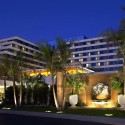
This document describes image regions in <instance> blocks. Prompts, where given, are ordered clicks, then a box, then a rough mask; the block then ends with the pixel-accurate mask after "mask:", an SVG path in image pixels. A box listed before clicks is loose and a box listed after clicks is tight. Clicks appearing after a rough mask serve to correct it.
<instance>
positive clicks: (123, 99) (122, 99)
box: [118, 94, 125, 108]
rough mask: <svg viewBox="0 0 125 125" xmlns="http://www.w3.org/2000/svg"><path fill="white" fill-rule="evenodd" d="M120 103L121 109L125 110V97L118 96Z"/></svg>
mask: <svg viewBox="0 0 125 125" xmlns="http://www.w3.org/2000/svg"><path fill="white" fill-rule="evenodd" d="M118 103H119V104H120V105H121V108H125V95H122V94H120V95H118Z"/></svg>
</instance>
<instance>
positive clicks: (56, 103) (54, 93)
mask: <svg viewBox="0 0 125 125" xmlns="http://www.w3.org/2000/svg"><path fill="white" fill-rule="evenodd" d="M52 88H53V97H54V102H55V106H56V108H57V109H59V105H58V102H57V97H56V92H55V88H54V77H53V75H52Z"/></svg>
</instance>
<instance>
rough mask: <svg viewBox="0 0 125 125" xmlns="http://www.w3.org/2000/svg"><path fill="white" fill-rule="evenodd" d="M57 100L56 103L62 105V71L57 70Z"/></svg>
mask: <svg viewBox="0 0 125 125" xmlns="http://www.w3.org/2000/svg"><path fill="white" fill-rule="evenodd" d="M57 101H58V105H59V106H60V107H62V104H63V72H61V71H58V72H57Z"/></svg>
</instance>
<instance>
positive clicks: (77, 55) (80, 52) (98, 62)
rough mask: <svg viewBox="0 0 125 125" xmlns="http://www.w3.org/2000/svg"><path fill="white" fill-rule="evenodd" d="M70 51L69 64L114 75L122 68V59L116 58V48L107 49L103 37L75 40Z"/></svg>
mask: <svg viewBox="0 0 125 125" xmlns="http://www.w3.org/2000/svg"><path fill="white" fill-rule="evenodd" d="M67 44H69V42H68V43H67ZM70 49H71V51H72V57H71V58H69V62H70V63H72V62H80V63H81V64H82V65H83V67H86V68H89V69H92V70H94V71H95V72H99V73H103V72H108V73H114V72H116V71H117V70H121V69H122V68H123V58H117V56H116V53H117V50H118V47H115V46H112V45H110V47H107V42H106V41H105V39H104V37H96V38H90V39H82V40H75V41H74V42H73V45H72V46H70Z"/></svg>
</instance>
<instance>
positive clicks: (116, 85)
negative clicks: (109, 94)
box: [109, 76, 124, 90]
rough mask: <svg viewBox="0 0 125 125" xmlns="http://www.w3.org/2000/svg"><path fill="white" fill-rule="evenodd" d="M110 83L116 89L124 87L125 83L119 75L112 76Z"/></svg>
mask: <svg viewBox="0 0 125 125" xmlns="http://www.w3.org/2000/svg"><path fill="white" fill-rule="evenodd" d="M109 83H110V84H111V86H112V87H113V89H115V90H121V89H122V88H123V84H124V82H123V79H121V78H119V77H117V76H113V77H110V79H109Z"/></svg>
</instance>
